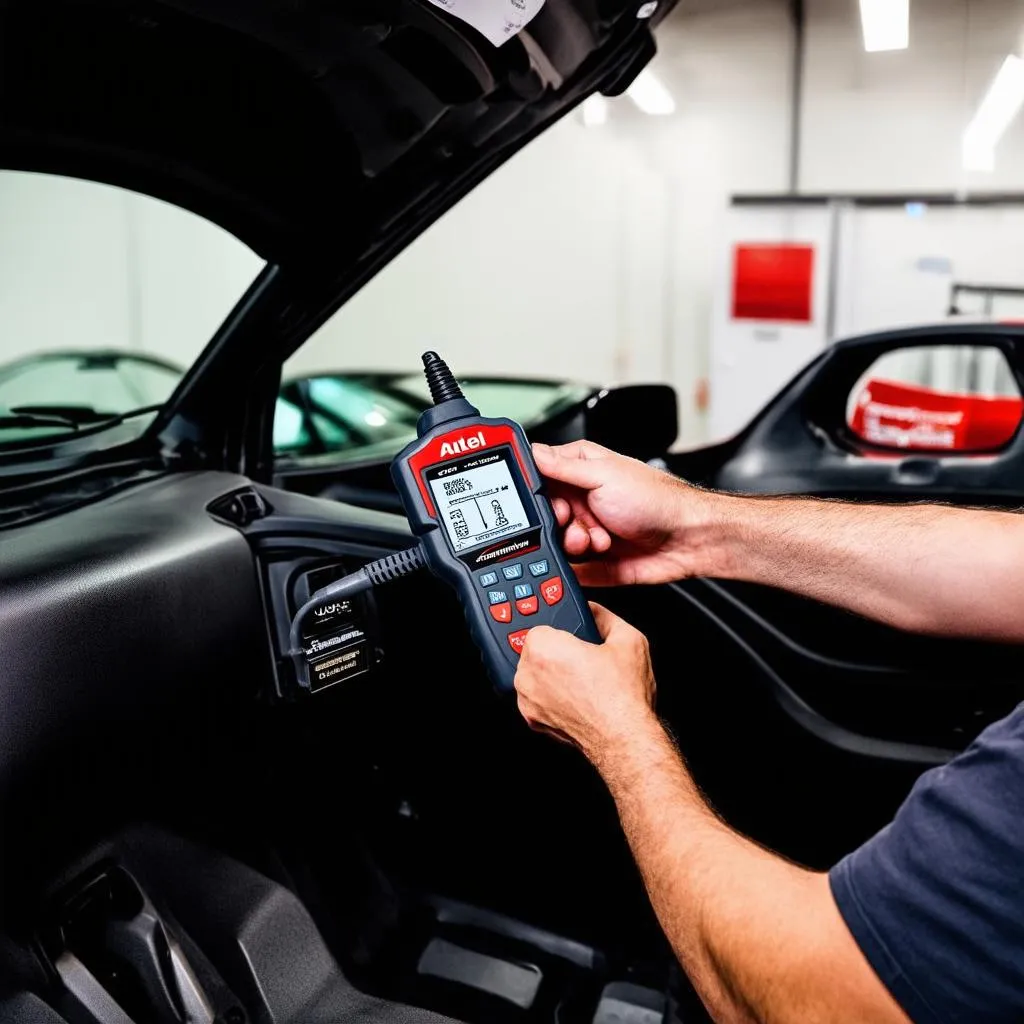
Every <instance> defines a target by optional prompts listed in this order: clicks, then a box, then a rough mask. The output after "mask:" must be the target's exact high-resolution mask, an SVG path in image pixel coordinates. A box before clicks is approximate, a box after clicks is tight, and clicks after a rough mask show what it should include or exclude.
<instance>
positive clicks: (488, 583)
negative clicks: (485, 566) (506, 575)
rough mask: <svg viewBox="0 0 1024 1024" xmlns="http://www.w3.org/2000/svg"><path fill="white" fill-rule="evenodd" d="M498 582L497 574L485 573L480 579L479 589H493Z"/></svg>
mask: <svg viewBox="0 0 1024 1024" xmlns="http://www.w3.org/2000/svg"><path fill="white" fill-rule="evenodd" d="M497 582H498V574H497V573H496V572H485V573H484V574H483V575H482V576H481V577H480V586H481V587H493V586H494V584H495V583H497Z"/></svg>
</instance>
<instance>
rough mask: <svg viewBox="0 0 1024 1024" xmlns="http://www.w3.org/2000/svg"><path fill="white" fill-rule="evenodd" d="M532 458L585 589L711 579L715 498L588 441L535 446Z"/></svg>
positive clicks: (713, 568) (667, 474)
mask: <svg viewBox="0 0 1024 1024" xmlns="http://www.w3.org/2000/svg"><path fill="white" fill-rule="evenodd" d="M533 453H534V458H535V459H536V462H537V467H538V469H540V471H541V473H542V474H543V476H544V477H545V478H546V480H547V484H548V493H549V494H550V496H551V504H552V507H553V508H554V511H555V517H556V518H557V519H558V523H559V525H560V526H562V527H564V528H565V533H564V536H563V545H564V547H565V551H566V554H568V556H569V557H570V558H571V559H573V560H574V561H578V562H579V563H580V564H579V566H578V568H577V571H576V575H577V576H578V577H579V580H580V583H582V584H583V585H584V586H618V585H621V584H629V583H667V582H669V581H670V580H677V579H682V578H684V577H687V576H696V575H711V574H713V573H714V571H715V569H716V565H715V564H714V563H713V561H712V558H711V552H712V550H713V547H712V545H711V543H710V540H711V537H712V535H713V534H714V533H715V529H716V526H717V523H718V519H719V518H720V516H719V513H718V512H717V511H716V510H715V509H714V504H715V500H716V498H717V495H714V494H710V493H708V492H705V491H701V490H699V489H698V488H696V487H691V486H690V485H689V484H686V483H684V482H683V481H682V480H680V479H679V478H678V477H674V476H672V475H671V474H669V473H665V472H662V471H660V470H657V469H653V468H651V467H650V466H647V465H645V464H644V463H643V462H639V461H637V460H636V459H630V458H627V457H626V456H625V455H619V454H618V453H617V452H613V451H609V449H607V448H602V447H601V446H600V445H598V444H593V443H592V442H590V441H575V442H573V443H572V444H566V445H559V446H558V447H554V448H552V447H549V446H548V445H543V444H535V445H534V446H533Z"/></svg>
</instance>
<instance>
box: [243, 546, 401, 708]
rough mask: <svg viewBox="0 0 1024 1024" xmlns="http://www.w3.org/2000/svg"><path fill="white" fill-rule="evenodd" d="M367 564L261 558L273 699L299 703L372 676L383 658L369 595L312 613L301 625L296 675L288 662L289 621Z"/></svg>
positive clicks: (332, 603) (353, 560)
mask: <svg viewBox="0 0 1024 1024" xmlns="http://www.w3.org/2000/svg"><path fill="white" fill-rule="evenodd" d="M371 560H372V559H369V558H366V559H359V558H350V559H344V560H340V559H338V558H329V559H328V558H323V557H321V558H310V557H305V558H295V557H292V558H286V559H273V558H265V559H264V560H263V562H262V570H263V571H262V576H263V583H264V587H265V596H266V606H267V610H268V615H269V617H270V620H271V621H270V627H271V632H272V638H273V643H274V654H275V680H276V690H277V693H276V696H277V697H279V698H282V699H285V700H295V699H301V698H302V697H309V696H314V695H317V694H320V693H323V692H325V691H327V690H330V689H332V688H333V687H336V686H338V685H339V684H342V683H348V682H349V681H351V680H355V679H357V678H358V677H360V676H365V675H366V674H367V673H369V672H371V671H372V670H373V669H374V668H375V667H376V666H377V665H378V664H379V663H380V661H381V659H382V658H383V651H382V650H381V648H380V646H379V643H378V637H379V627H378V622H377V612H376V606H375V604H374V600H373V595H372V593H370V592H366V593H363V594H357V595H355V596H353V597H349V598H345V599H342V600H328V601H326V602H324V604H322V605H320V606H318V607H314V608H313V609H311V610H310V611H309V612H308V613H307V614H306V616H305V617H304V619H303V621H302V624H301V631H300V644H301V648H302V654H303V657H302V658H301V659H297V660H298V661H299V662H300V664H301V668H300V670H299V671H298V672H296V668H295V664H294V662H293V659H292V658H291V657H289V654H290V651H289V647H290V640H289V630H290V628H291V620H292V616H293V615H294V614H295V613H296V612H297V611H298V609H299V608H301V607H302V605H303V604H304V603H305V602H306V601H307V600H308V599H309V598H310V596H311V595H312V594H314V593H315V592H316V591H317V590H320V589H321V588H322V587H325V586H327V584H329V583H333V582H334V581H335V580H338V579H341V578H342V577H343V576H346V575H348V573H350V572H353V571H355V570H357V569H358V568H360V566H361V565H362V564H363V563H364V562H368V561H371Z"/></svg>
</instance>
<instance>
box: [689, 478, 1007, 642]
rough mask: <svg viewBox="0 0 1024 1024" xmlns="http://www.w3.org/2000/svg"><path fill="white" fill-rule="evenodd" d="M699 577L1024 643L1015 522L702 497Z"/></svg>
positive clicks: (929, 510) (902, 509) (914, 508)
mask: <svg viewBox="0 0 1024 1024" xmlns="http://www.w3.org/2000/svg"><path fill="white" fill-rule="evenodd" d="M707 497H708V503H707V506H706V514H707V515H708V516H709V517H710V521H711V522H713V523H714V525H713V526H711V527H709V528H708V530H707V535H708V538H709V539H708V541H707V542H706V545H707V557H706V564H704V565H702V567H701V569H702V572H703V573H704V574H706V575H715V576H719V577H724V578H732V579H742V580H748V581H751V582H755V583H767V584H770V585H772V586H776V587H782V588H784V589H786V590H790V591H793V592H794V593H798V594H803V595H805V596H807V597H813V598H815V599H817V600H819V601H825V602H827V603H828V604H833V605H838V606H839V607H843V608H848V609H850V610H851V611H855V612H858V613H860V614H862V615H866V616H868V617H869V618H873V619H877V620H880V621H882V622H887V623H890V624H891V625H894V626H898V627H899V628H902V629H907V630H912V631H915V632H922V633H942V634H949V635H957V636H965V637H979V638H984V639H993V640H1008V641H1020V640H1024V574H1022V573H1021V572H1020V570H1019V567H1020V565H1022V564H1024V517H1022V516H1021V515H1019V514H1016V513H1010V512H994V511H987V510H981V509H958V508H949V507H945V506H940V505H904V506H891V505H890V506H880V505H859V504H845V503H842V502H830V501H816V500H809V499H800V498H746V497H737V496H732V495H721V494H714V495H708V496H707Z"/></svg>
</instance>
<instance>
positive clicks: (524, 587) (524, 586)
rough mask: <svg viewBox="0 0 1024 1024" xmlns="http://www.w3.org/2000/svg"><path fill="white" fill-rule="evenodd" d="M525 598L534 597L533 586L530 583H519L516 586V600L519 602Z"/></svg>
mask: <svg viewBox="0 0 1024 1024" xmlns="http://www.w3.org/2000/svg"><path fill="white" fill-rule="evenodd" d="M524 597H533V586H532V584H529V583H517V584H516V600H517V601H519V600H520V599H521V598H524Z"/></svg>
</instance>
